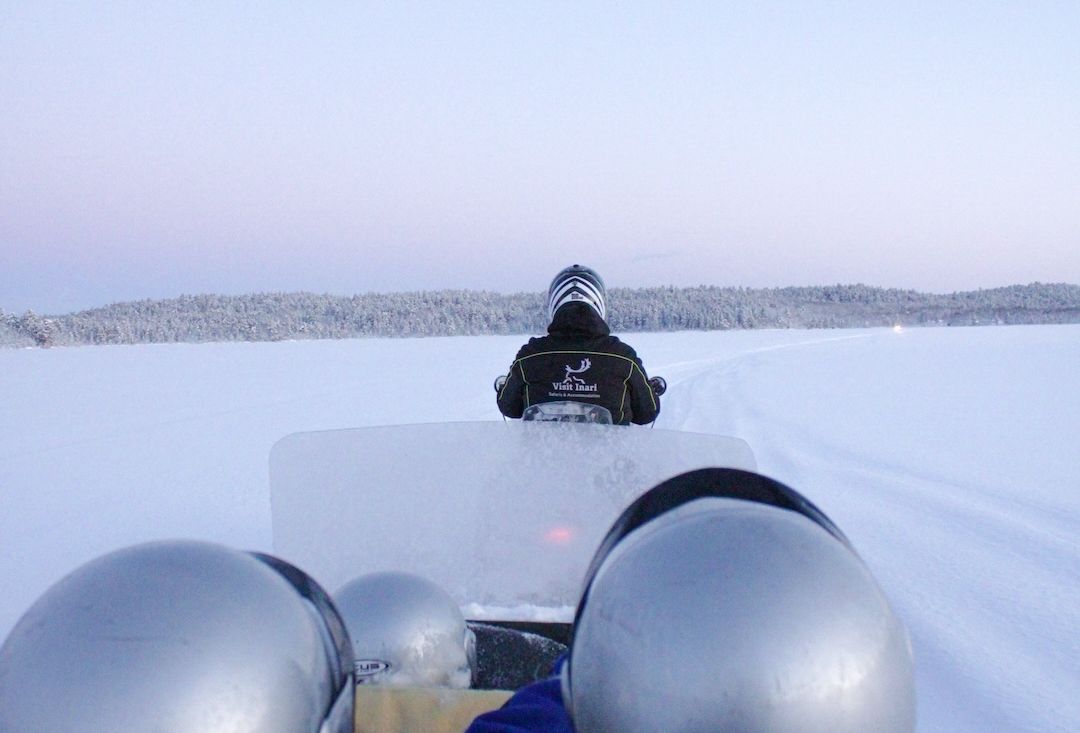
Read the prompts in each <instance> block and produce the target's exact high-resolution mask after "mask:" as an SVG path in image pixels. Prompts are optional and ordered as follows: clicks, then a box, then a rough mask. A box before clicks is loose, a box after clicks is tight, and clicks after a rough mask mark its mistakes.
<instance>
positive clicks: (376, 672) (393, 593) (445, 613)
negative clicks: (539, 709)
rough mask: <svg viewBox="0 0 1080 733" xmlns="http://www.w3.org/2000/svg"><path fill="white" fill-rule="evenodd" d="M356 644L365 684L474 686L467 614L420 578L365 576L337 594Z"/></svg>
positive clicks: (473, 653)
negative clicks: (472, 684) (462, 612)
mask: <svg viewBox="0 0 1080 733" xmlns="http://www.w3.org/2000/svg"><path fill="white" fill-rule="evenodd" d="M334 603H335V605H336V606H337V608H338V609H339V610H340V611H341V615H342V618H344V619H345V625H346V626H347V627H348V629H349V636H350V638H351V639H352V643H353V657H354V658H355V662H356V679H357V682H358V683H359V684H374V685H393V686H410V687H453V688H458V689H464V688H467V687H469V686H470V684H471V683H472V677H473V670H474V669H475V668H476V641H475V636H474V635H473V632H472V630H470V629H469V627H468V626H467V625H466V623H465V617H464V616H463V615H462V614H461V609H460V608H459V607H458V605H457V604H456V603H455V602H454V599H453V598H451V597H450V595H449V594H448V593H447V592H446V591H444V590H443V589H442V588H440V587H439V586H438V585H436V584H435V583H432V582H431V581H429V580H427V579H425V578H421V577H419V576H417V575H411V574H408V573H398V572H381V573H371V574H370V575H362V576H360V577H359V578H355V579H353V580H351V581H349V582H348V583H346V584H345V585H344V586H342V587H341V589H340V590H338V591H337V593H335V594H334Z"/></svg>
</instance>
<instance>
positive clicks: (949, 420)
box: [0, 326, 1080, 732]
mask: <svg viewBox="0 0 1080 733" xmlns="http://www.w3.org/2000/svg"><path fill="white" fill-rule="evenodd" d="M627 340H628V341H630V342H631V343H632V344H633V345H634V346H635V347H636V348H637V349H638V351H639V353H640V354H641V356H642V357H643V358H644V359H645V363H646V366H647V367H648V369H649V371H650V372H651V373H656V374H662V375H664V376H665V377H667V379H668V384H669V385H670V390H669V392H668V395H667V396H666V397H665V400H664V411H663V413H662V415H661V417H660V420H659V421H658V423H657V425H658V427H664V428H669V429H679V430H688V431H696V432H706V433H716V434H723V435H734V436H738V437H741V438H743V439H745V440H746V441H747V442H748V443H749V444H750V446H751V447H752V448H753V449H754V451H755V453H756V456H757V460H758V464H759V467H760V469H761V470H762V471H763V472H764V473H766V474H769V475H771V476H774V477H775V478H778V479H780V480H782V481H784V482H786V483H789V484H790V485H792V486H793V487H795V488H796V489H798V490H800V491H802V492H803V493H804V494H806V495H807V496H808V497H810V498H811V499H812V500H813V501H814V502H815V503H817V504H818V505H819V506H820V507H821V508H822V509H823V510H824V511H825V512H826V513H827V514H829V515H830V516H831V517H832V519H833V520H834V521H835V522H836V523H837V524H838V525H839V526H840V527H841V528H842V529H843V530H844V532H845V533H846V534H847V535H848V536H849V537H850V539H851V540H852V542H853V543H854V545H855V547H856V548H857V549H858V550H859V552H860V554H861V555H862V557H863V559H864V560H866V562H867V564H868V565H869V566H870V568H871V569H872V570H873V572H874V573H875V575H876V576H877V578H878V580H879V581H880V583H881V585H882V587H883V588H884V589H885V591H886V593H887V594H888V595H889V596H890V598H891V599H892V601H893V604H894V606H895V607H896V609H897V611H898V613H899V614H900V615H901V617H902V618H903V619H904V621H905V622H906V624H907V625H908V628H909V629H910V631H911V634H912V638H913V643H914V647H915V654H916V664H917V675H918V679H917V685H918V694H919V723H920V730H922V731H991V730H992V731H1070V732H1072V731H1077V730H1080V701H1078V700H1080V450H1078V448H1077V435H1078V434H1080V380H1078V378H1077V375H1078V374H1080V327H1078V326H1045V327H1044V326H1024V327H983V328H971V329H911V330H907V331H902V332H895V331H893V330H885V329H873V330H855V331H735V332H711V333H696V332H691V333H669V334H635V335H633V336H632V337H628V338H627ZM520 341H521V339H520V338H519V337H471V338H432V339H372V340H354V341H317V342H284V343H275V344H206V345H159V346H133V347H122V346H113V347H94V348H90V347H86V348H74V349H53V350H37V349H24V350H0V374H2V375H3V378H2V380H0V584H2V585H0V587H2V588H3V593H2V594H0V636H4V635H6V634H7V633H8V631H9V630H10V629H11V627H12V626H13V625H14V623H15V622H16V620H17V619H18V617H19V615H20V614H21V613H22V612H23V611H24V610H25V609H26V608H27V607H28V606H29V605H30V604H31V603H32V602H33V600H34V599H35V598H36V597H37V596H39V595H40V594H41V593H42V592H43V591H44V590H45V589H46V588H47V587H48V586H49V585H51V584H52V583H53V582H55V581H56V580H58V579H59V578H60V577H61V576H62V575H63V574H65V573H66V572H68V571H70V570H72V569H74V568H75V567H77V566H78V565H80V564H82V563H83V562H86V561H87V560H89V559H91V558H93V557H95V556H97V555H99V554H101V553H103V552H106V551H108V550H112V549H115V548H118V547H121V546H124V545H128V544H131V543H134V542H140V541H145V540H149V539H158V538H163V537H191V538H200V539H208V540H215V541H219V542H224V543H227V544H230V545H232V546H236V547H242V548H247V549H261V550H270V549H272V543H271V523H270V503H269V489H268V455H269V451H270V447H271V446H272V445H273V444H274V443H275V442H276V441H277V440H278V439H280V438H281V437H283V436H285V435H286V434H288V433H292V432H296V431H304V430H324V429H332V428H346V427H354V426H365V425H388V424H398V423H415V422H440V421H448V420H454V421H457V420H497V419H499V415H498V412H497V411H496V409H495V406H494V396H493V393H492V389H491V382H492V379H493V377H494V376H495V375H496V374H498V373H500V372H502V371H503V370H505V368H506V366H507V365H508V363H509V361H510V359H511V357H512V355H513V353H514V352H515V351H516V349H517V347H518V346H519V345H520ZM417 460H422V457H417ZM508 521H510V518H508ZM474 610H475V609H474Z"/></svg>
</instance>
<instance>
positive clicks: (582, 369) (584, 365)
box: [566, 359, 592, 384]
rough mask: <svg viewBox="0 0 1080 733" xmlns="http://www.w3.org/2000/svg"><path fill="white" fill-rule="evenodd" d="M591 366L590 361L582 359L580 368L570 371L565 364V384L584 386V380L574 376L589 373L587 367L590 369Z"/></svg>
mask: <svg viewBox="0 0 1080 733" xmlns="http://www.w3.org/2000/svg"><path fill="white" fill-rule="evenodd" d="M591 366H592V361H591V360H590V359H582V360H581V366H579V367H578V368H577V369H571V368H570V365H569V364H567V365H566V381H567V382H577V383H578V384H585V380H584V379H582V378H581V377H576V376H574V375H575V374H581V373H582V372H587V371H589V367H591Z"/></svg>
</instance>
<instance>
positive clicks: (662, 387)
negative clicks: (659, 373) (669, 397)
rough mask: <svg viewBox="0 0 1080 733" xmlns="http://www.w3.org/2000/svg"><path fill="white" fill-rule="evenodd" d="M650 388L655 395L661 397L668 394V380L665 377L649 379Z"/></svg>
mask: <svg viewBox="0 0 1080 733" xmlns="http://www.w3.org/2000/svg"><path fill="white" fill-rule="evenodd" d="M649 387H651V388H652V391H653V394H654V395H656V396H657V397H659V396H660V395H662V394H664V392H667V380H666V379H664V378H663V377H649Z"/></svg>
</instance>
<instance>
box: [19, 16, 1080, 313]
mask: <svg viewBox="0 0 1080 733" xmlns="http://www.w3.org/2000/svg"><path fill="white" fill-rule="evenodd" d="M578 261H580V262H582V263H585V264H589V265H592V266H593V267H595V268H597V269H598V270H599V271H600V272H601V273H602V274H603V275H604V276H605V278H606V280H607V281H608V285H609V286H622V285H625V286H638V285H665V284H675V285H696V284H715V285H746V286H781V285H792V284H797V285H803V284H806V285H809V284H828V283H837V282H840V283H855V282H863V283H868V284H873V285H883V286H891V287H904V288H916V289H921V290H930V291H940V292H945V291H952V290H964V289H971V288H977V287H994V286H998V285H1006V284H1012V283H1026V282H1031V281H1034V280H1040V281H1043V282H1060V281H1067V282H1074V283H1080V2H1076V1H1075V0H1072V1H1069V2H1039V1H1037V0H1028V1H1026V2H990V1H986V2H907V3H895V2H889V3H886V2H881V3H874V2H809V1H807V2H773V3H769V2H763V3H749V2H748V3H721V2H700V3H695V2H656V3H638V2H622V3H615V2H610V3H595V2H592V3H590V2H584V3H582V2H494V1H492V2H483V3H480V2H467V3H466V2H461V3H455V2H386V3H346V2H322V3H318V2H316V3H287V2H273V3H271V2H243V3H240V2H235V3H233V2H175V3H164V2H145V1H140V2H108V3H98V2H62V3H61V2H32V3H31V2H13V1H11V0H0V308H3V309H4V310H6V311H7V312H9V313H11V312H21V311H22V310H25V309H27V308H32V309H34V310H36V311H38V312H40V313H59V312H65V311H68V310H72V309H78V308H84V307H91V306H95V305H102V304H105V303H109V302H114V301H118V300H129V299H137V298H158V297H171V296H175V295H179V294H181V293H201V292H221V293H242V292H254V291H269V290H283V291H295V290H311V291H316V292H333V293H354V292H362V291H368V290H405V289H433V288H471V289H491V290H499V291H521V290H534V291H535V290H542V289H544V288H546V286H547V282H548V280H549V278H550V277H551V275H553V274H554V273H555V272H556V271H557V270H558V269H559V268H561V267H562V266H564V265H566V264H569V263H571V262H578Z"/></svg>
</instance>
